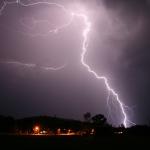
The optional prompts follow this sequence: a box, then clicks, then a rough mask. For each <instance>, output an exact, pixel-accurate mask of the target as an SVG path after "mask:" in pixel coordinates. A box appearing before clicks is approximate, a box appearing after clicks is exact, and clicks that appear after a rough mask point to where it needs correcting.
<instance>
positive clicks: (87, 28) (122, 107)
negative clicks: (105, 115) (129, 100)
mask: <svg viewBox="0 0 150 150" xmlns="http://www.w3.org/2000/svg"><path fill="white" fill-rule="evenodd" d="M8 4H20V5H21V6H24V7H28V6H33V5H39V4H46V5H55V6H56V7H59V8H60V9H62V10H63V11H64V12H65V13H66V14H70V16H71V19H70V20H69V22H68V23H66V24H64V25H62V26H60V27H57V28H56V29H54V30H50V31H49V32H48V34H49V33H58V32H59V31H60V30H62V29H64V28H67V27H68V26H69V25H71V23H72V21H73V19H74V17H79V18H82V19H83V22H84V24H85V28H84V30H83V32H82V36H83V42H82V52H81V59H80V60H81V64H82V65H83V66H84V67H85V68H86V69H87V71H88V72H89V73H91V74H92V75H93V76H94V77H95V78H96V79H98V80H103V81H104V84H105V86H106V89H107V90H108V97H107V104H108V102H109V99H110V95H112V96H113V97H114V98H115V101H116V102H117V103H118V104H119V107H120V110H121V113H122V116H123V119H122V123H123V125H124V126H125V127H127V126H128V124H129V123H130V124H134V125H135V123H133V122H132V121H130V120H129V119H128V116H127V113H126V108H128V106H126V105H125V104H124V103H123V102H122V101H121V99H120V98H119V95H118V93H117V92H116V91H115V90H114V89H113V88H112V86H111V85H110V84H109V82H108V79H107V77H105V76H100V75H98V74H97V73H96V72H95V71H94V70H93V69H92V68H91V67H90V66H89V65H88V64H87V63H86V61H85V56H86V53H87V51H88V39H89V33H90V31H91V30H92V23H91V22H90V20H89V18H88V16H87V15H86V14H84V13H78V12H72V11H70V10H67V9H66V8H65V7H64V6H63V5H61V4H58V3H50V2H45V1H42V2H41V1H40V2H33V3H29V4H24V3H23V2H21V1H20V0H16V1H13V2H8V1H4V4H3V6H2V7H1V9H0V13H1V14H2V12H3V11H4V8H5V7H6V6H7V5H8ZM36 36H37V35H36ZM39 36H41V34H40V35H39ZM29 66H32V65H29ZM60 68H61V67H60ZM60 68H59V69H60ZM45 69H47V70H48V69H54V68H51V67H50V68H49V67H47V68H45ZM54 70H55V69H54Z"/></svg>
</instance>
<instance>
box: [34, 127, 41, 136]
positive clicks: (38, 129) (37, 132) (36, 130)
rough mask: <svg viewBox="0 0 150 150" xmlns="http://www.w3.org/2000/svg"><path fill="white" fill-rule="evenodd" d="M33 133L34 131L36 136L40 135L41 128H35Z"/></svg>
mask: <svg viewBox="0 0 150 150" xmlns="http://www.w3.org/2000/svg"><path fill="white" fill-rule="evenodd" d="M33 131H34V133H35V134H39V133H40V127H39V126H35V127H34V128H33Z"/></svg>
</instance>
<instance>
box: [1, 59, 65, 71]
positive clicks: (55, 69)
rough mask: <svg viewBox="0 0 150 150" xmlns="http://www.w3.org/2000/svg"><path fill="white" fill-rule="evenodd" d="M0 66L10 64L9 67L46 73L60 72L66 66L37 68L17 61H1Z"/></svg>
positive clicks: (34, 65)
mask: <svg viewBox="0 0 150 150" xmlns="http://www.w3.org/2000/svg"><path fill="white" fill-rule="evenodd" d="M0 63H1V64H11V65H16V66H20V67H25V68H36V67H38V68H40V69H42V70H46V71H58V70H61V69H63V68H65V66H66V64H64V65H62V66H58V67H49V66H38V65H36V64H31V63H23V62H19V61H1V62H0Z"/></svg>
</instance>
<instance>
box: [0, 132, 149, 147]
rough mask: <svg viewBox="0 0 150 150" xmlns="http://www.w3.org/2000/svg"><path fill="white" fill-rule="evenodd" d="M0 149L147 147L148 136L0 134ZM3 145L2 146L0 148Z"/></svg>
mask: <svg viewBox="0 0 150 150" xmlns="http://www.w3.org/2000/svg"><path fill="white" fill-rule="evenodd" d="M0 146H1V147H0V149H6V148H9V149H10V148H11V149H14V148H15V149H16V148H17V149H31V148H32V149H39V148H40V149H47V148H48V149H52V150H54V149H70V150H72V149H91V150H93V149H96V150H98V149H99V150H100V149H116V148H117V149H127V148H128V149H129V148H131V147H132V148H134V149H135V148H136V147H138V149H149V148H150V137H124V136H116V137H97V138H96V137H80V136H78V137H77V136H66V137H65V136H53V137H51V136H16V135H0ZM2 147H3V148H2Z"/></svg>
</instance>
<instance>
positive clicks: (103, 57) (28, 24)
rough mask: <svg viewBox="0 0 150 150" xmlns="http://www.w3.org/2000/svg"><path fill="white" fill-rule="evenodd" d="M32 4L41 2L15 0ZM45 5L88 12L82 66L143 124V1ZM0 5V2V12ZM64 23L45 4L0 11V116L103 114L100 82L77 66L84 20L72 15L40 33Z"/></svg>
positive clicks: (146, 36)
mask: <svg viewBox="0 0 150 150" xmlns="http://www.w3.org/2000/svg"><path fill="white" fill-rule="evenodd" d="M10 1H11V0H9V2H10ZM12 1H13V0H12ZM14 1H15V0H14ZM37 1H40V2H42V1H44V0H28V1H27V0H24V1H23V0H22V2H24V3H26V4H28V3H32V2H37ZM47 1H48V2H57V3H59V4H62V5H64V6H65V7H66V8H67V9H73V10H75V11H76V10H77V9H84V11H86V12H87V13H86V14H87V15H88V17H89V20H90V22H91V23H92V30H91V32H90V34H89V46H88V52H87V54H86V58H85V61H86V63H87V64H88V65H90V66H91V68H92V69H93V70H94V71H96V72H97V73H98V74H100V75H105V76H106V77H107V78H108V80H109V83H110V84H111V85H112V87H113V88H114V89H115V91H117V93H118V94H119V97H120V99H121V100H122V101H123V103H125V104H126V105H128V106H129V107H130V109H129V108H128V109H127V110H126V111H127V114H128V117H129V119H130V120H132V121H133V122H135V123H136V124H149V123H150V111H149V107H150V101H149V99H150V96H149V90H150V79H149V77H150V69H149V66H150V42H149V40H150V29H149V26H150V21H149V18H150V1H149V0H47ZM3 5H4V2H3V0H1V1H0V8H2V6H3ZM69 19H70V17H69V15H68V14H66V13H65V12H64V11H63V10H62V9H60V8H58V7H56V6H52V5H43V4H40V5H35V6H30V7H23V6H19V4H11V5H7V7H5V9H4V10H3V11H2V13H1V15H0V114H2V115H10V116H14V117H16V118H21V117H28V116H35V115H50V116H57V117H65V118H73V119H83V114H84V113H85V112H91V114H92V115H95V114H98V113H101V114H104V115H105V116H106V117H107V116H108V108H107V105H106V99H107V95H108V92H107V90H106V88H105V85H104V82H103V81H98V80H97V79H95V78H94V77H93V76H92V75H91V74H90V73H88V71H87V69H86V68H85V67H84V66H82V64H81V62H80V55H81V48H82V41H83V37H82V32H83V29H84V28H85V25H84V22H83V20H82V19H81V18H77V17H76V18H75V19H74V20H73V22H72V24H71V25H70V26H68V27H67V28H65V29H63V30H61V31H60V32H58V33H57V34H53V33H49V34H47V33H48V31H49V30H52V29H54V28H55V27H57V26H61V25H62V24H65V23H66V22H68V21H69ZM39 35H44V36H39ZM12 62H14V63H12ZM17 62H20V64H18V63H17ZM21 63H23V64H34V65H33V66H32V65H31V66H30V67H29V66H26V65H22V64H21ZM46 67H55V68H59V67H60V68H61V69H58V70H57V71H56V70H49V69H45V68H46ZM112 103H114V102H113V101H112ZM114 105H116V107H118V106H117V104H113V107H114ZM112 111H113V109H112ZM111 113H112V116H113V117H112V118H108V120H110V122H111V123H113V124H120V123H121V119H120V112H119V111H114V112H111Z"/></svg>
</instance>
